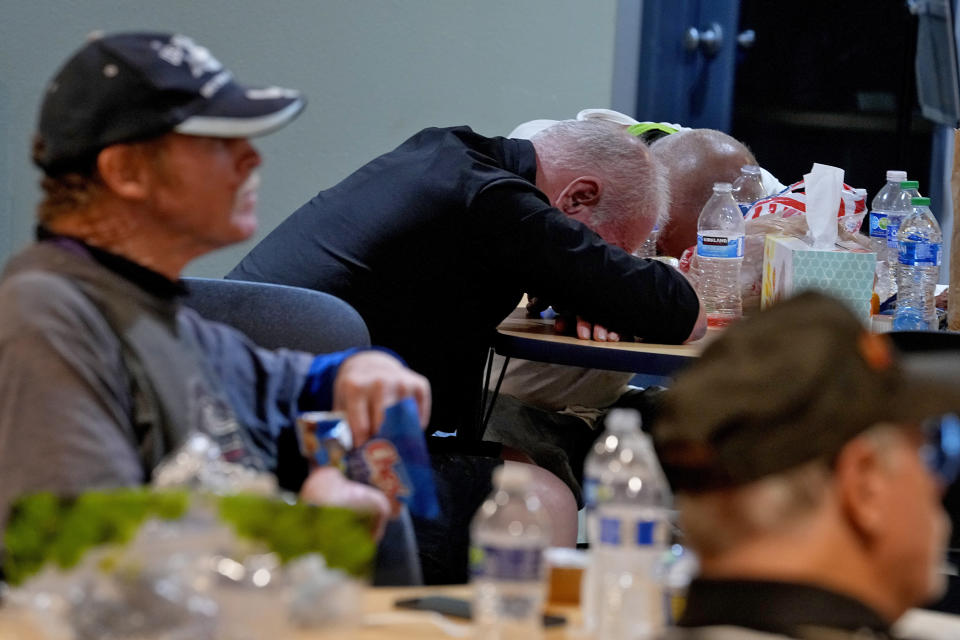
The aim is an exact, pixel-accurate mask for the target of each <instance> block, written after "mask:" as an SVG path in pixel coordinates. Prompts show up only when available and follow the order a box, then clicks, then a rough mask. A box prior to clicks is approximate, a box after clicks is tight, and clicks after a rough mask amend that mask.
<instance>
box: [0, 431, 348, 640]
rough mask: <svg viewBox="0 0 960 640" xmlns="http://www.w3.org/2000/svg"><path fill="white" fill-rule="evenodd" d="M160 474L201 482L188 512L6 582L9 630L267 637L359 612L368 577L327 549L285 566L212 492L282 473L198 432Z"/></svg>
mask: <svg viewBox="0 0 960 640" xmlns="http://www.w3.org/2000/svg"><path fill="white" fill-rule="evenodd" d="M154 484H155V486H156V487H157V488H164V489H172V488H187V489H189V490H191V491H195V492H197V494H196V495H195V496H194V497H193V498H192V499H191V502H190V507H189V509H188V511H187V513H186V514H185V515H184V517H182V518H180V519H178V520H172V521H169V520H157V519H154V520H148V521H147V522H145V523H144V524H143V525H142V526H141V527H140V529H139V530H138V532H137V534H136V536H135V537H134V539H133V540H132V541H131V542H130V543H129V544H127V545H124V546H122V547H100V548H97V549H94V550H91V551H89V552H87V553H86V555H85V556H84V557H83V559H82V560H81V562H80V564H79V565H78V566H77V567H75V568H74V569H72V570H70V571H68V572H63V571H60V570H58V569H55V568H52V567H47V568H46V569H44V570H43V571H42V572H41V573H39V574H38V575H36V576H34V577H33V578H31V579H29V580H27V581H26V582H25V583H24V584H23V585H21V586H19V587H17V588H11V589H8V590H6V591H4V592H2V593H0V597H2V598H3V606H2V607H0V638H3V639H4V640H5V639H6V638H8V637H9V638H18V639H23V640H34V639H36V640H128V639H129V640H228V639H229V640H260V639H263V638H274V637H277V638H279V637H286V635H287V634H292V633H293V632H294V630H295V629H296V628H298V627H299V628H302V627H308V628H312V627H321V626H322V627H324V628H329V627H336V626H349V625H351V624H356V622H357V621H358V620H359V618H360V614H361V612H360V610H359V607H360V603H361V602H362V591H363V585H362V583H361V582H360V581H358V580H356V579H354V578H351V577H349V576H347V575H346V574H344V573H343V572H341V571H339V570H333V569H329V568H328V567H327V566H326V563H325V561H324V559H323V557H322V556H320V555H317V554H310V555H305V556H302V557H300V558H298V559H296V560H293V561H292V562H290V563H288V564H287V565H285V566H281V562H280V559H279V558H278V557H277V556H276V555H275V554H273V553H263V552H262V551H260V550H258V549H257V548H255V546H254V544H253V543H251V542H249V541H246V540H241V539H239V538H238V537H237V536H236V535H235V534H234V533H233V531H232V530H231V528H230V527H229V526H228V525H226V524H223V523H222V522H220V521H219V520H218V518H217V512H216V509H217V507H216V502H215V500H213V499H204V496H211V495H229V494H235V493H241V492H246V493H257V494H259V495H277V485H276V480H275V479H274V478H273V476H272V475H270V474H266V473H262V472H258V471H251V470H249V469H247V468H244V467H240V466H239V465H235V464H232V463H229V462H226V461H224V460H222V459H221V458H220V452H219V449H218V448H217V446H216V444H215V443H214V442H213V441H212V440H211V439H210V438H208V437H207V436H205V435H202V434H199V433H197V434H192V435H191V436H190V437H189V438H188V439H187V440H186V442H185V443H184V444H183V446H181V447H180V448H179V449H178V450H177V451H175V452H174V453H172V454H171V455H170V456H169V457H168V458H167V459H165V460H164V461H163V462H162V463H161V464H160V465H159V466H158V467H157V469H156V471H155V473H154ZM278 497H279V496H278ZM0 586H2V585H0Z"/></svg>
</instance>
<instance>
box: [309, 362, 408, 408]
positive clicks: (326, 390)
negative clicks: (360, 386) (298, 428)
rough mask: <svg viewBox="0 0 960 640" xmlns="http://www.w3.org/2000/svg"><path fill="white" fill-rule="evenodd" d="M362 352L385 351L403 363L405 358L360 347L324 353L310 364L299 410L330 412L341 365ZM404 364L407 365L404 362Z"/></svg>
mask: <svg viewBox="0 0 960 640" xmlns="http://www.w3.org/2000/svg"><path fill="white" fill-rule="evenodd" d="M361 351H383V352H384V353H388V354H390V355H391V356H393V357H394V358H396V359H397V360H399V361H400V362H403V358H401V357H400V356H398V355H397V354H396V353H394V352H393V351H391V350H390V349H386V348H384V347H359V348H353V349H347V350H346V351H337V352H335V353H322V354H320V355H318V356H316V357H315V358H314V359H313V362H312V363H310V370H309V371H308V372H307V378H306V380H305V381H304V385H303V390H302V391H301V392H300V399H299V401H298V403H297V405H298V408H299V410H300V411H329V410H330V409H332V408H333V381H334V380H336V378H337V373H339V372H340V365H341V364H343V361H344V360H346V359H347V358H349V357H350V356H352V355H354V354H356V353H359V352H361ZM404 364H406V363H405V362H404Z"/></svg>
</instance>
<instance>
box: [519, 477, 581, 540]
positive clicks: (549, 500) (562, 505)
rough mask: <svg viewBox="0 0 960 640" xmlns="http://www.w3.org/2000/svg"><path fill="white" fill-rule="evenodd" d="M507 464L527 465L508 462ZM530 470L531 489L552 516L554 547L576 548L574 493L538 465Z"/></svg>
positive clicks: (575, 502) (575, 505)
mask: <svg viewBox="0 0 960 640" xmlns="http://www.w3.org/2000/svg"><path fill="white" fill-rule="evenodd" d="M505 464H510V465H514V464H525V463H523V462H513V461H508V462H506V463H505ZM526 466H527V467H529V469H530V479H531V483H530V489H531V491H532V492H533V493H534V495H536V496H537V498H538V499H539V500H540V504H542V505H543V508H544V509H545V510H546V512H547V513H548V514H549V515H550V522H551V525H552V526H553V537H552V545H553V546H555V547H575V546H576V545H577V501H576V499H575V498H574V496H573V492H572V491H570V487H568V486H567V485H566V484H565V483H564V482H563V481H562V480H560V478H558V477H557V476H555V475H553V474H552V473H550V472H549V471H547V470H546V469H543V468H542V467H538V466H536V465H526Z"/></svg>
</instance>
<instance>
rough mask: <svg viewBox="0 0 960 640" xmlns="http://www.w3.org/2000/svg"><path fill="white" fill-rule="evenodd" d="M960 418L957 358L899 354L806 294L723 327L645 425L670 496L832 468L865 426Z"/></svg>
mask: <svg viewBox="0 0 960 640" xmlns="http://www.w3.org/2000/svg"><path fill="white" fill-rule="evenodd" d="M947 413H960V353H957V352H955V351H953V352H945V353H944V352H941V353H929V354H912V355H910V356H905V355H903V354H900V353H898V352H897V351H896V350H895V348H894V347H893V344H892V342H891V341H890V339H889V337H888V336H886V335H884V334H874V333H870V332H868V331H867V330H866V329H865V328H864V326H863V325H862V324H861V321H860V320H859V319H858V318H857V316H855V315H854V314H853V313H852V312H851V311H850V309H849V308H848V307H847V306H846V305H845V304H844V303H842V302H840V301H839V300H836V299H834V298H831V297H829V296H826V295H823V294H820V293H815V292H806V293H803V294H800V295H798V296H796V297H794V298H791V299H790V300H787V301H785V302H781V303H779V304H777V305H774V306H773V307H771V308H770V309H769V310H767V311H763V312H761V313H759V314H758V315H756V316H755V317H752V318H749V319H746V320H743V321H742V322H740V323H739V324H737V325H735V326H733V327H731V328H729V329H728V330H726V331H725V332H724V333H723V334H722V335H720V336H719V337H718V338H717V339H716V341H714V342H713V343H711V344H710V345H708V346H707V348H706V349H704V352H703V355H702V356H701V357H700V358H699V360H698V361H697V362H695V363H694V364H693V365H691V367H690V368H689V369H687V370H685V371H684V372H683V373H681V374H680V375H679V376H678V378H677V380H676V383H675V384H674V385H673V386H672V387H671V388H670V389H669V390H668V391H667V392H666V393H665V394H664V398H663V405H662V412H661V413H660V414H659V416H658V419H657V422H656V423H655V424H654V425H653V435H654V441H655V443H656V446H657V452H658V454H659V456H660V461H661V463H662V465H663V468H664V472H665V473H666V475H667V478H668V479H669V480H670V483H671V485H672V486H673V488H674V490H676V491H681V492H682V491H686V492H698V491H707V490H712V489H720V488H725V487H734V486H738V485H743V484H747V483H749V482H753V481H755V480H759V479H760V478H763V477H765V476H768V475H772V474H776V473H781V472H784V471H788V470H789V469H791V468H794V467H796V466H798V465H800V464H803V463H805V462H809V461H812V460H815V459H827V460H829V459H831V458H832V457H834V456H836V455H837V454H838V453H839V452H840V450H841V449H842V448H843V446H844V445H845V444H846V443H847V442H849V441H850V440H851V439H853V438H854V437H855V436H857V435H858V434H860V433H862V432H863V431H865V430H866V429H868V428H870V427H871V426H873V425H875V424H879V423H883V422H887V423H894V424H918V425H919V424H921V423H923V422H924V421H925V420H927V419H928V418H934V417H938V416H941V415H943V414H947Z"/></svg>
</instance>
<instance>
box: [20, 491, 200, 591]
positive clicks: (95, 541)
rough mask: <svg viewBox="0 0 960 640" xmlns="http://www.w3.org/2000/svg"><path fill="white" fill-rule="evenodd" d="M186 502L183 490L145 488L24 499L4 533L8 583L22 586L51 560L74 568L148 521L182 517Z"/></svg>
mask: <svg viewBox="0 0 960 640" xmlns="http://www.w3.org/2000/svg"><path fill="white" fill-rule="evenodd" d="M188 503H189V496H188V495H187V494H186V493H185V492H164V493H153V492H151V491H149V490H147V489H145V488H137V489H117V490H114V491H91V492H88V493H84V494H81V495H80V496H78V497H76V498H65V497H58V496H55V495H53V494H50V493H38V494H34V495H30V496H26V497H23V498H21V499H20V500H18V501H17V502H15V503H14V505H13V507H12V508H11V510H10V518H9V520H8V522H7V528H6V533H5V535H4V540H3V546H4V557H3V560H4V563H3V569H4V574H5V576H6V580H7V581H8V582H9V583H10V584H13V585H17V584H20V583H21V582H23V581H24V580H25V579H26V578H28V577H30V576H31V575H33V574H34V573H36V572H38V571H40V569H42V568H43V566H44V565H45V564H46V563H47V562H53V563H54V564H56V565H57V566H58V567H60V568H61V569H70V568H72V567H75V566H76V565H77V563H78V562H80V559H81V558H83V555H84V554H85V553H86V552H87V551H88V550H90V549H92V548H94V547H98V546H101V545H106V544H123V543H126V542H129V541H130V540H131V539H132V538H133V536H134V535H135V534H136V532H137V530H138V529H139V528H140V525H141V524H143V522H144V521H145V520H146V519H147V518H148V517H157V518H162V519H165V520H175V519H177V518H180V517H182V516H183V514H184V513H185V512H186V509H187V505H188Z"/></svg>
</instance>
